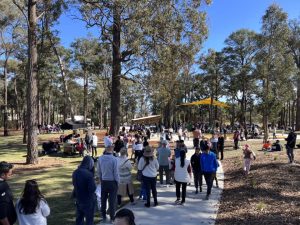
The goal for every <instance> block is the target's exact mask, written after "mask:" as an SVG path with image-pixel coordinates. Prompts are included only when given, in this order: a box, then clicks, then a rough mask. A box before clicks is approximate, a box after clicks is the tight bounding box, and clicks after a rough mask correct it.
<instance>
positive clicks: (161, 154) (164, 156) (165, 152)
mask: <svg viewBox="0 0 300 225" xmlns="http://www.w3.org/2000/svg"><path fill="white" fill-rule="evenodd" d="M161 144H162V146H161V147H160V148H158V149H157V153H156V156H157V159H158V164H159V181H160V184H163V174H164V172H165V174H166V184H167V185H168V184H170V169H169V157H170V156H171V150H170V149H169V148H168V147H167V145H168V142H167V141H166V140H163V141H162V143H161Z"/></svg>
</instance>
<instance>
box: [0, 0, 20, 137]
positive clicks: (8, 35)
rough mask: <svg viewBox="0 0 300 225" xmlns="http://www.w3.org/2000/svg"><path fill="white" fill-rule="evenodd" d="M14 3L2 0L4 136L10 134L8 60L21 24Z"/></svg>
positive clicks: (0, 44)
mask: <svg viewBox="0 0 300 225" xmlns="http://www.w3.org/2000/svg"><path fill="white" fill-rule="evenodd" d="M12 7H13V3H12V2H11V1H8V0H4V1H1V2H0V11H1V12H2V13H1V15H0V56H3V76H4V103H3V105H4V115H3V116H4V120H3V121H4V136H8V109H7V106H8V98H7V96H8V93H7V84H8V71H7V69H8V62H9V59H10V58H11V57H12V56H13V53H14V51H15V50H16V43H15V42H16V39H17V36H18V26H19V25H20V23H21V21H20V19H21V18H20V13H19V12H18V11H17V10H11V8H12Z"/></svg>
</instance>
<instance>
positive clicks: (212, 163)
mask: <svg viewBox="0 0 300 225" xmlns="http://www.w3.org/2000/svg"><path fill="white" fill-rule="evenodd" d="M192 134H193V147H194V151H195V152H194V154H193V155H192V156H191V158H190V160H189V159H187V152H188V151H187V146H186V145H185V140H184V138H182V136H180V135H179V134H178V140H176V141H175V147H174V148H172V147H171V145H170V143H169V142H168V140H167V139H166V136H161V138H160V141H159V143H158V147H157V148H156V149H154V148H153V147H150V145H149V142H148V141H149V139H148V137H149V135H147V133H143V132H136V134H135V135H133V136H131V137H130V136H129V135H128V134H127V132H126V130H125V129H122V130H121V131H120V134H119V136H118V137H117V138H116V139H113V138H112V137H111V136H110V135H108V134H105V137H104V140H103V142H104V147H105V150H104V152H103V154H102V155H101V156H100V157H98V158H97V157H96V156H97V154H98V153H97V144H98V137H97V135H96V134H95V132H88V131H87V132H86V134H85V137H84V138H81V137H80V136H78V135H77V134H72V136H69V137H66V138H65V141H68V138H69V139H71V138H77V139H78V140H80V143H84V145H85V148H86V149H87V151H88V152H87V153H89V154H85V155H83V154H82V155H83V159H82V161H81V163H80V165H79V166H78V168H77V169H76V170H75V171H74V172H73V174H72V184H73V192H72V197H73V198H74V200H75V202H76V225H82V224H87V225H92V224H94V215H95V213H97V212H98V213H99V214H100V215H101V218H102V222H113V223H114V224H117V225H127V224H135V222H134V215H133V213H132V212H131V211H130V210H129V209H121V210H119V211H117V208H118V206H119V207H120V206H121V205H122V199H123V198H124V197H125V196H128V198H129V201H130V203H131V204H132V205H134V204H136V201H137V200H135V198H134V193H135V190H134V186H133V177H134V176H133V175H132V170H133V168H134V167H136V169H137V176H136V177H137V180H138V181H140V195H139V199H143V200H145V203H144V206H145V207H146V208H149V207H151V206H153V207H156V206H157V205H159V204H160V203H159V196H158V194H157V175H158V178H159V179H158V183H159V185H161V186H163V187H167V188H169V187H170V186H172V185H174V184H175V193H174V204H176V205H182V206H184V205H185V202H186V192H187V186H188V185H191V181H192V178H193V183H194V188H195V192H194V193H195V194H198V193H199V192H202V191H203V189H202V187H203V178H204V180H205V183H206V186H207V189H206V195H205V200H209V199H210V195H211V192H212V186H213V182H214V181H216V187H218V179H217V176H216V172H217V169H218V167H219V162H218V159H219V155H221V156H220V159H221V160H222V159H223V158H224V153H223V151H224V142H225V139H224V134H223V133H221V132H218V131H216V132H213V133H212V135H211V138H209V139H207V138H204V136H203V135H202V130H201V129H199V127H197V126H195V127H194V129H193V132H192ZM76 135H77V136H76ZM235 135H236V136H237V137H235ZM150 136H151V135H150ZM235 138H237V139H238V141H239V140H240V137H239V132H236V133H235V134H234V136H233V140H234V144H236V141H235ZM296 138H297V136H296V134H295V133H294V131H293V130H291V131H290V133H289V135H288V137H287V138H286V141H287V144H286V148H287V154H288V157H289V162H293V161H294V154H293V149H294V148H295V144H296ZM129 143H131V146H132V150H131V157H129V155H130V149H129ZM235 147H236V146H235ZM272 148H274V149H276V150H278V149H280V150H281V149H282V146H281V145H280V143H279V141H276V143H274V144H273V145H271V143H270V141H269V142H266V143H264V145H263V150H265V151H269V150H270V149H272ZM243 155H244V173H245V175H246V176H247V175H248V174H249V172H250V167H251V163H252V160H255V159H256V154H255V153H254V151H252V150H251V148H250V146H249V145H248V144H246V145H245V146H244V148H243ZM12 170H13V165H12V164H10V163H7V162H0V224H1V225H12V224H14V223H15V222H16V220H18V223H19V225H27V224H39V225H43V224H47V217H48V216H49V215H50V207H49V205H48V203H47V201H46V199H45V197H44V196H43V194H42V193H41V192H40V190H39V187H38V183H37V181H35V180H27V181H26V182H25V187H24V190H23V192H22V195H21V196H20V198H19V199H18V200H17V202H16V204H15V205H14V202H13V196H12V192H11V190H10V188H9V186H8V184H7V182H6V181H7V179H9V178H10V176H11V174H12ZM164 178H165V180H164ZM164 183H165V184H164ZM152 199H153V200H152ZM151 201H153V204H151ZM107 214H109V219H108V217H107ZM84 221H85V222H84Z"/></svg>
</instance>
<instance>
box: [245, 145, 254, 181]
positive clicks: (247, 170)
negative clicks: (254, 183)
mask: <svg viewBox="0 0 300 225" xmlns="http://www.w3.org/2000/svg"><path fill="white" fill-rule="evenodd" d="M243 154H244V172H245V175H246V176H247V175H248V174H249V173H250V166H251V161H252V159H253V160H255V159H256V155H255V153H254V152H253V151H252V150H251V149H250V146H249V145H248V144H246V145H245V147H244V149H243Z"/></svg>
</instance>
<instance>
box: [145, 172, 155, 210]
mask: <svg viewBox="0 0 300 225" xmlns="http://www.w3.org/2000/svg"><path fill="white" fill-rule="evenodd" d="M143 183H144V185H145V187H146V193H147V205H150V198H151V195H150V189H151V190H152V196H153V199H154V204H157V190H156V177H146V176H144V175H143Z"/></svg>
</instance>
